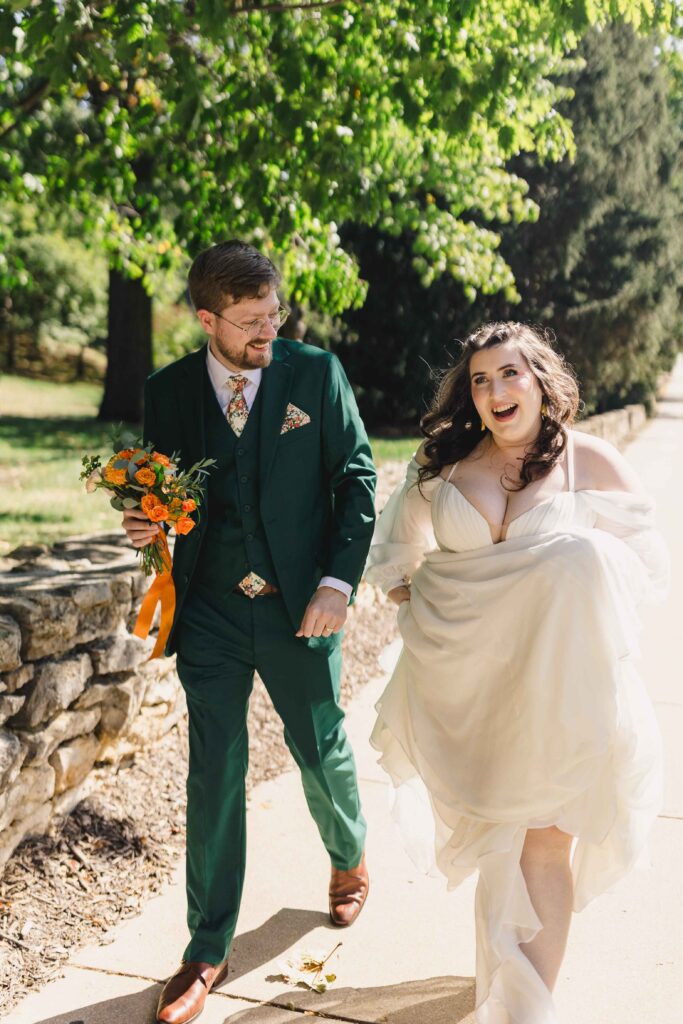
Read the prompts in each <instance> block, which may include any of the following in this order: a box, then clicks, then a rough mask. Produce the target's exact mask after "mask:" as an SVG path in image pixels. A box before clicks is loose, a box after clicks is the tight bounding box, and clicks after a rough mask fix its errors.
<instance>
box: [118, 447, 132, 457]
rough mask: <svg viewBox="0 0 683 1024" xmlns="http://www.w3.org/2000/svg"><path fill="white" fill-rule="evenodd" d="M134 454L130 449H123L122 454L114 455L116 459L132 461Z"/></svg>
mask: <svg viewBox="0 0 683 1024" xmlns="http://www.w3.org/2000/svg"><path fill="white" fill-rule="evenodd" d="M134 454H135V452H134V451H133V449H132V448H124V449H123V451H122V452H117V453H116V458H117V459H132V457H133V455H134Z"/></svg>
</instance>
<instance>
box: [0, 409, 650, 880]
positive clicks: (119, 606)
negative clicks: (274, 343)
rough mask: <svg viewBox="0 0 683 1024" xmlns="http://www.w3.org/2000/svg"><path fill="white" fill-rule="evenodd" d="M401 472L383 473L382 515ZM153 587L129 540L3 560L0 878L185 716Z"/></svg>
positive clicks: (611, 436) (614, 416) (590, 427)
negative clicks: (145, 618)
mask: <svg viewBox="0 0 683 1024" xmlns="http://www.w3.org/2000/svg"><path fill="white" fill-rule="evenodd" d="M645 422H646V415H645V410H644V408H643V407H642V406H628V407H627V408H626V409H621V410H619V411H617V412H610V413H606V414H604V415H603V416H596V417H592V418H591V419H589V420H585V421H583V422H582V423H581V424H579V429H582V430H586V431H589V432H590V433H593V434H598V435H600V436H602V437H605V438H607V439H608V440H609V441H611V442H612V443H613V444H616V445H617V446H619V447H621V445H623V443H624V442H625V441H626V440H627V439H628V438H629V437H631V436H632V435H633V434H635V433H636V432H637V431H638V430H639V429H641V427H642V426H643V425H644V423H645ZM403 471H404V470H403V465H402V464H399V463H395V464H390V465H387V466H386V467H383V469H382V472H381V474H380V486H379V491H378V506H379V507H380V508H381V507H382V506H383V505H384V503H385V501H386V498H387V497H388V493H389V492H390V490H391V489H392V488H393V487H394V486H395V485H396V483H397V482H398V481H399V480H400V478H401V476H402V473H403ZM148 585H149V580H147V579H145V577H144V576H143V575H142V573H141V572H140V571H139V569H138V568H137V559H136V556H135V553H134V552H133V551H132V549H131V548H130V547H129V546H128V543H127V540H126V538H125V536H124V534H123V533H122V532H121V533H115V534H105V535H97V536H88V537H75V538H71V539H69V540H65V541H62V542H60V543H58V544H55V545H54V546H53V547H52V548H51V549H49V550H48V549H47V548H45V547H42V546H35V547H28V546H27V547H23V548H17V549H16V550H15V551H13V552H12V553H11V555H10V556H7V557H6V558H4V559H0V870H1V869H2V867H3V866H4V864H5V863H6V861H7V859H8V858H9V857H10V856H11V854H12V852H13V851H14V849H15V848H16V846H17V845H18V844H19V843H20V842H21V841H22V839H24V838H25V837H26V836H28V835H35V834H41V833H43V832H45V831H46V830H47V828H48V826H49V823H50V821H51V819H52V818H53V817H55V816H60V815H63V814H67V813H68V812H69V811H70V810H71V809H72V808H73V807H74V806H75V805H76V804H77V803H78V802H79V801H80V800H81V799H82V798H83V797H84V796H85V795H86V793H87V792H88V789H89V786H90V784H91V780H92V776H91V770H92V768H93V766H94V765H95V764H98V765H99V764H102V763H104V764H107V763H110V764H117V763H118V762H119V761H120V760H121V759H122V758H124V757H128V756H131V755H133V754H134V753H135V752H136V751H137V750H141V749H143V748H144V747H147V746H149V745H151V744H154V743H156V742H158V741H159V740H160V739H161V738H162V737H163V736H164V734H165V733H166V732H168V730H169V729H170V728H171V727H172V726H173V725H174V724H175V723H176V722H177V721H178V720H179V719H180V718H181V717H182V716H183V714H184V712H185V703H184V697H183V693H182V689H181V687H180V683H179V681H178V677H177V675H176V672H175V659H174V658H161V659H156V660H155V661H152V662H150V661H148V660H147V659H148V657H149V653H150V651H151V648H152V646H153V643H152V641H151V640H149V641H142V640H139V639H138V638H137V637H134V636H131V635H130V632H129V631H130V629H131V627H132V625H133V623H134V621H135V616H136V613H137V608H138V606H139V603H140V599H141V596H142V594H143V593H144V592H145V590H146V589H147V586H148ZM360 596H361V598H362V597H363V596H367V597H370V596H371V595H370V594H367V595H363V594H362V593H361V595H360ZM366 604H367V601H363V600H359V601H358V602H357V604H356V605H354V609H355V610H356V611H358V610H359V609H360V612H361V613H362V610H363V607H364V606H365V605H366Z"/></svg>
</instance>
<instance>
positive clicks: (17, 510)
mask: <svg viewBox="0 0 683 1024" xmlns="http://www.w3.org/2000/svg"><path fill="white" fill-rule="evenodd" d="M101 392H102V389H101V388H100V387H99V386H98V385H95V384H52V383H50V382H49V381H34V380H27V379H25V378H21V377H2V378H0V555H3V554H7V552H8V551H11V550H12V549H13V548H15V547H16V546H17V545H19V544H36V543H45V544H50V543H52V542H54V541H56V540H59V539H60V538H62V537H68V536H70V535H72V534H75V533H96V532H98V531H105V530H111V529H116V528H117V527H118V526H119V525H120V522H121V515H120V513H119V512H116V511H115V510H114V509H112V508H111V506H110V505H109V502H108V500H107V498H106V497H105V495H103V494H100V493H98V494H93V495H89V494H86V492H85V488H84V485H83V482H82V481H81V480H79V474H80V472H81V457H82V456H83V455H84V454H85V453H86V452H88V453H96V452H100V453H102V454H103V455H104V454H107V453H108V452H109V450H110V448H111V444H110V439H111V433H112V427H111V425H110V424H103V423H99V422H98V421H97V420H96V419H95V417H96V415H97V408H98V405H99V401H100V397H101Z"/></svg>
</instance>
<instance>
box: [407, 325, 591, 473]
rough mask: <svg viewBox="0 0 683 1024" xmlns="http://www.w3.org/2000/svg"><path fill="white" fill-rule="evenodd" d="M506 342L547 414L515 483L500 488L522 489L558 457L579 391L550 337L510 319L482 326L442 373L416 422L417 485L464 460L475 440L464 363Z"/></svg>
mask: <svg viewBox="0 0 683 1024" xmlns="http://www.w3.org/2000/svg"><path fill="white" fill-rule="evenodd" d="M506 342H512V343H513V344H514V345H515V346H516V347H517V348H518V350H519V352H520V355H522V356H524V358H525V359H526V361H527V363H528V364H529V366H530V367H531V370H532V372H533V374H534V375H535V377H536V379H537V380H538V383H539V385H540V388H541V391H542V392H543V397H544V400H545V405H546V409H547V412H546V413H545V414H544V416H543V419H542V421H541V430H540V433H539V435H538V437H537V439H536V441H535V443H534V445H533V447H531V448H529V450H528V451H527V452H526V454H525V456H524V461H523V462H522V466H521V469H520V474H519V475H520V482H519V484H518V485H513V484H511V485H510V486H509V487H508V485H507V484H506V483H505V481H504V483H503V485H504V486H506V487H508V490H519V491H521V490H523V489H524V488H525V487H526V486H527V484H529V483H531V481H532V480H538V479H539V478H540V477H543V476H545V475H546V473H549V472H550V470H551V469H552V467H553V466H554V465H555V463H556V462H557V461H558V459H559V458H560V456H561V455H562V453H563V451H564V449H565V447H566V444H567V430H568V428H569V427H571V425H572V423H573V422H574V420H575V418H576V413H577V411H578V407H579V389H578V386H577V383H576V377H575V376H574V372H573V370H572V369H571V368H570V367H569V365H568V364H567V363H566V362H565V360H564V358H563V357H562V356H561V355H560V354H559V353H558V352H557V351H556V350H555V348H554V347H553V335H552V334H551V332H550V331H547V330H545V329H543V328H537V327H530V326H529V325H528V324H519V323H515V322H514V321H508V322H506V323H490V324H484V325H483V326H482V327H479V328H478V330H476V331H475V332H474V333H473V334H470V336H469V338H467V339H466V340H465V341H464V342H462V345H461V353H460V358H459V359H458V361H457V363H456V364H455V365H454V366H453V367H451V369H450V370H446V371H445V372H444V373H443V375H442V377H441V381H440V384H439V387H438V389H437V392H436V394H435V396H434V399H433V401H432V405H431V408H430V409H429V411H428V412H427V413H426V414H425V415H424V416H423V417H422V420H421V421H420V430H421V431H422V433H423V435H424V437H425V442H424V454H425V457H426V458H427V459H428V460H429V461H428V463H427V464H426V465H424V466H421V467H420V470H419V482H420V484H421V483H422V482H423V481H425V480H431V479H432V478H433V477H436V476H438V475H439V474H440V473H441V470H442V469H443V468H444V466H451V465H453V463H455V462H459V461H460V460H461V459H464V458H465V457H466V456H467V455H469V454H470V452H472V451H474V449H475V448H476V446H477V445H478V444H479V442H480V441H481V439H482V436H483V435H482V432H481V420H480V417H479V414H478V412H477V410H476V407H475V405H474V402H473V400H472V390H471V383H470V360H471V359H472V356H473V355H474V354H475V352H481V351H482V349H488V348H494V347H495V346H496V345H504V344H505V343H506ZM468 424H469V426H468Z"/></svg>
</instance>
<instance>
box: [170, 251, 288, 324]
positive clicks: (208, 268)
mask: <svg viewBox="0 0 683 1024" xmlns="http://www.w3.org/2000/svg"><path fill="white" fill-rule="evenodd" d="M279 283H280V274H279V272H278V270H277V267H276V266H275V265H274V264H273V263H271V261H270V260H269V259H268V257H267V256H264V255H263V254H262V253H260V252H259V251H258V249H255V248H254V247H253V245H248V244H247V243H246V242H240V241H239V240H238V239H236V238H233V239H231V240H230V241H228V242H219V243H218V244H217V245H212V246H210V247H209V248H208V249H204V250H203V252H200V253H199V255H198V256H197V258H196V259H195V261H194V263H193V264H192V266H191V267H190V273H189V277H188V284H189V288H190V298H191V299H192V305H193V306H194V308H195V310H198V309H208V310H209V312H210V313H217V312H219V310H221V309H222V308H223V307H224V306H226V305H227V303H229V302H241V301H242V299H257V298H261V296H263V295H265V294H267V292H269V291H270V290H271V289H272V288H277V286H278V285H279Z"/></svg>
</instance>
